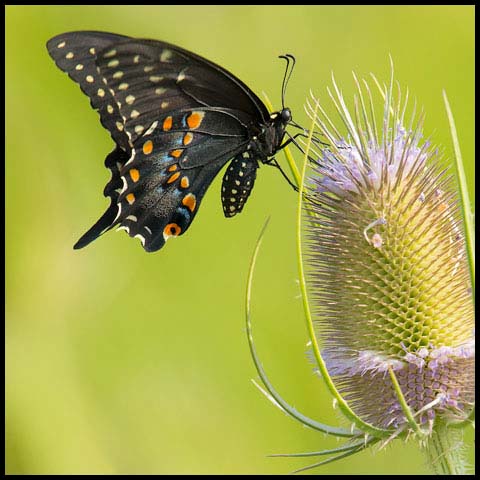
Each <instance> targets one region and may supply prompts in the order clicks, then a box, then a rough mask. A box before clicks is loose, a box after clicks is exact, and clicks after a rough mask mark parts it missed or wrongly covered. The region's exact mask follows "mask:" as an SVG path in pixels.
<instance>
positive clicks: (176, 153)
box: [170, 149, 183, 158]
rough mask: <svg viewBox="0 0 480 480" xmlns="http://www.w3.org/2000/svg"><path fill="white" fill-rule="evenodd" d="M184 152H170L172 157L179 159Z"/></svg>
mask: <svg viewBox="0 0 480 480" xmlns="http://www.w3.org/2000/svg"><path fill="white" fill-rule="evenodd" d="M182 152H183V150H180V149H177V150H172V151H171V152H170V155H171V156H172V157H175V158H178V157H179V156H180V155H181V154H182Z"/></svg>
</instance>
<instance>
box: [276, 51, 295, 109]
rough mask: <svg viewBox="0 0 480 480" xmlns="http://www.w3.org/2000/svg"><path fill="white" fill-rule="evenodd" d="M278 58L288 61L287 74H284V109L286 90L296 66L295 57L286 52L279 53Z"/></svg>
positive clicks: (283, 106) (283, 105)
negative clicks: (283, 53)
mask: <svg viewBox="0 0 480 480" xmlns="http://www.w3.org/2000/svg"><path fill="white" fill-rule="evenodd" d="M278 58H283V59H284V60H285V61H286V62H287V66H286V68H285V74H284V75H283V82H282V109H283V108H285V92H286V90H287V84H288V81H289V80H290V77H291V76H292V72H293V68H294V67H295V63H296V60H295V57H294V56H293V55H290V54H289V53H286V54H285V55H279V57H278Z"/></svg>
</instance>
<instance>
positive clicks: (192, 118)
mask: <svg viewBox="0 0 480 480" xmlns="http://www.w3.org/2000/svg"><path fill="white" fill-rule="evenodd" d="M204 116H205V112H192V113H191V114H190V115H189V116H188V117H187V125H188V127H189V128H191V129H194V128H198V127H199V126H200V124H201V123H202V120H203V117H204Z"/></svg>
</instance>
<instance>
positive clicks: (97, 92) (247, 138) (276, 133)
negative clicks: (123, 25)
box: [47, 32, 291, 251]
mask: <svg viewBox="0 0 480 480" xmlns="http://www.w3.org/2000/svg"><path fill="white" fill-rule="evenodd" d="M47 48H48V51H49V53H50V55H51V56H52V58H53V59H54V60H55V62H56V64H57V66H58V67H59V68H60V69H61V70H63V71H65V72H67V73H68V75H69V76H70V77H71V78H72V79H73V80H74V81H75V82H77V83H79V84H80V87H81V89H82V91H83V92H84V93H85V94H86V95H87V96H88V97H89V98H90V102H91V105H92V107H93V108H94V109H96V110H97V111H98V113H99V115H100V120H101V123H102V125H103V126H104V127H105V128H106V129H107V130H108V131H109V132H110V134H111V136H112V139H113V140H114V142H115V144H116V146H115V149H114V150H113V151H112V152H111V153H110V154H109V155H108V156H107V158H106V160H105V166H106V167H107V168H109V169H110V171H111V175H112V178H111V180H110V181H109V182H108V183H107V185H106V187H105V189H104V195H105V196H106V197H109V198H110V201H111V203H110V206H109V208H108V209H107V211H106V212H105V213H104V215H103V216H102V217H101V218H100V219H99V220H98V221H97V222H96V223H95V225H93V226H92V227H91V228H90V230H88V231H87V233H85V235H83V236H82V238H81V239H80V240H79V241H78V242H77V244H76V245H75V248H82V247H84V246H86V245H88V244H89V243H90V242H91V241H93V240H95V239H96V238H97V237H98V236H100V235H101V234H103V233H104V232H106V231H108V230H110V229H111V228H113V227H115V226H118V227H119V228H121V229H124V230H126V231H127V232H128V234H129V235H130V236H132V237H137V238H139V239H140V241H141V242H142V245H143V247H144V248H145V250H147V251H156V250H158V249H160V248H161V247H162V246H163V245H164V244H165V241H166V240H168V239H169V238H171V237H176V236H178V235H181V234H183V233H184V232H185V231H186V230H187V229H188V227H189V226H190V224H191V222H192V221H193V219H194V217H195V215H196V213H197V211H198V208H199V205H200V202H201V200H202V198H203V196H204V195H205V192H206V190H207V189H208V187H209V186H210V184H211V182H212V181H213V179H214V178H215V176H216V175H217V174H218V173H219V171H220V170H221V169H222V167H223V166H224V165H225V164H226V163H227V162H229V161H231V163H230V165H229V166H228V167H227V169H226V172H225V174H224V177H223V182H222V194H221V198H222V204H223V210H224V214H225V216H227V217H231V216H234V215H235V214H237V213H240V212H241V211H242V208H243V206H244V204H245V202H246V200H247V198H248V196H249V195H250V192H251V190H252V188H253V185H254V181H255V177H256V171H257V169H258V166H259V164H260V163H269V161H270V160H271V157H272V156H273V155H274V154H275V153H276V151H277V150H278V149H279V148H280V147H281V144H282V141H283V137H284V135H285V129H286V126H287V124H288V122H289V121H290V119H291V114H290V110H289V109H286V108H284V109H283V110H281V111H280V112H276V113H273V114H271V115H270V114H269V113H268V110H267V109H266V107H265V105H264V104H263V103H262V102H261V101H260V100H259V99H258V97H257V96H256V95H255V94H254V93H253V92H252V91H251V90H250V89H249V88H248V87H247V86H246V85H245V84H244V83H243V82H241V81H240V80H239V79H237V78H236V77H234V76H233V75H232V74H230V73H229V72H228V71H226V70H225V69H223V68H222V67H220V66H218V65H215V64H213V63H212V62H210V61H208V60H206V59H204V58H202V57H199V56H198V55H196V54H193V53H191V52H188V51H186V50H184V49H181V48H180V47H177V46H174V45H171V44H168V43H165V42H159V41H154V40H138V39H133V38H129V37H125V36H121V35H115V34H108V33H103V32H71V33H65V34H61V35H58V36H57V37H54V38H52V39H51V40H50V41H49V42H48V43H47Z"/></svg>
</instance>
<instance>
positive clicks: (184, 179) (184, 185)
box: [180, 177, 190, 188]
mask: <svg viewBox="0 0 480 480" xmlns="http://www.w3.org/2000/svg"><path fill="white" fill-rule="evenodd" d="M180 186H181V187H182V188H188V187H189V186H190V182H189V180H188V177H182V179H181V180H180Z"/></svg>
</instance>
